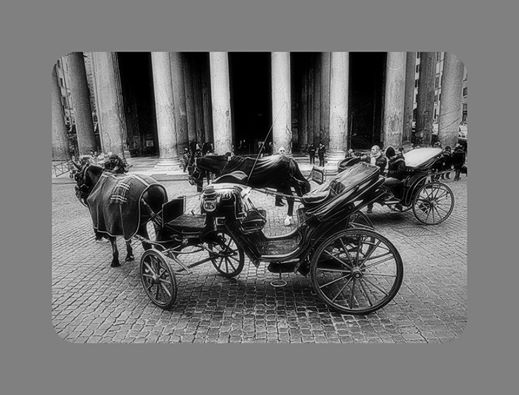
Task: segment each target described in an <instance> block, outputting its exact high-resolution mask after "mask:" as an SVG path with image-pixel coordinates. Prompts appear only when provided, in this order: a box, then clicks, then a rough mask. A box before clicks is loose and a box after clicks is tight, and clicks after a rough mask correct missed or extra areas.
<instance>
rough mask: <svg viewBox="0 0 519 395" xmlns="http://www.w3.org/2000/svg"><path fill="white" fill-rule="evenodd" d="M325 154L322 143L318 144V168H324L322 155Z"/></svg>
mask: <svg viewBox="0 0 519 395" xmlns="http://www.w3.org/2000/svg"><path fill="white" fill-rule="evenodd" d="M325 154H326V147H325V146H324V144H323V143H319V147H318V148H317V156H318V157H319V166H320V167H324V155H325Z"/></svg>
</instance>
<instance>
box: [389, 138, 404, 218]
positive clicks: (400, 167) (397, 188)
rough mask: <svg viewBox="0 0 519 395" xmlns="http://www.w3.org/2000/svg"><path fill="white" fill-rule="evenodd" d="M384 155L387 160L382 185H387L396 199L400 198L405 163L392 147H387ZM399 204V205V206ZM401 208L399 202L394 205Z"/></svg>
mask: <svg viewBox="0 0 519 395" xmlns="http://www.w3.org/2000/svg"><path fill="white" fill-rule="evenodd" d="M386 157H387V159H388V160H389V162H388V169H387V175H386V179H385V181H384V185H385V186H386V187H388V188H389V189H390V190H391V192H392V193H393V195H394V197H395V198H397V199H401V198H402V187H403V183H402V180H403V179H404V178H405V176H406V165H405V159H404V157H403V156H400V155H397V154H396V152H395V149H394V148H393V147H387V149H386ZM399 206H400V207H399ZM395 207H396V208H401V205H400V204H397V205H396V206H395Z"/></svg>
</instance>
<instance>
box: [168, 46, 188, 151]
mask: <svg viewBox="0 0 519 395" xmlns="http://www.w3.org/2000/svg"><path fill="white" fill-rule="evenodd" d="M169 59H170V62H171V84H172V89H173V106H174V110H173V111H174V114H175V131H176V134H177V152H178V153H180V152H181V151H182V150H183V149H184V147H187V146H188V143H189V137H188V134H187V113H186V92H185V88H184V71H183V69H184V67H183V64H182V54H181V53H180V52H170V54H169Z"/></svg>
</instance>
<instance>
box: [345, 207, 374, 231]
mask: <svg viewBox="0 0 519 395" xmlns="http://www.w3.org/2000/svg"><path fill="white" fill-rule="evenodd" d="M349 225H350V227H353V228H356V227H365V228H368V229H375V226H374V225H373V222H372V221H371V220H370V219H369V217H368V216H367V215H366V214H364V213H363V212H362V211H356V212H355V213H353V214H352V215H350V222H349Z"/></svg>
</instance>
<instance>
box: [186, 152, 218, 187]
mask: <svg viewBox="0 0 519 395" xmlns="http://www.w3.org/2000/svg"><path fill="white" fill-rule="evenodd" d="M227 161H228V157H227V156H226V155H211V154H209V155H206V156H202V157H198V158H195V159H194V161H193V162H192V163H191V164H190V165H188V167H187V171H188V173H189V183H190V184H191V185H198V184H200V183H201V182H202V179H203V178H204V174H205V173H206V172H209V173H214V174H216V175H217V176H219V175H220V174H221V172H222V169H223V168H224V167H225V165H227Z"/></svg>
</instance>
